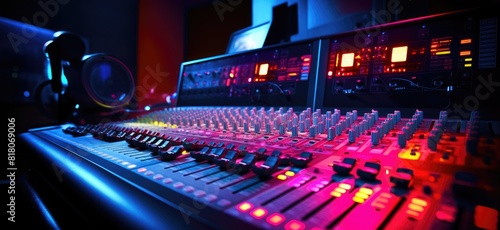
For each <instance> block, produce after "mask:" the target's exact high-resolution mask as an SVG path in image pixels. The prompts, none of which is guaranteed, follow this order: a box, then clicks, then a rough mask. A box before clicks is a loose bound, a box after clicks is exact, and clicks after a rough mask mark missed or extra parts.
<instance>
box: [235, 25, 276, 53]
mask: <svg viewBox="0 0 500 230" xmlns="http://www.w3.org/2000/svg"><path fill="white" fill-rule="evenodd" d="M270 25H271V23H270V22H266V23H263V24H260V25H257V26H252V27H248V28H245V29H242V30H238V31H236V32H234V33H233V34H231V38H230V39H229V43H228V46H227V51H226V53H228V54H230V53H236V52H241V51H246V50H252V49H259V48H262V47H263V46H264V41H265V40H266V37H267V33H268V31H269V27H270Z"/></svg>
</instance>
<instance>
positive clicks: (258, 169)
mask: <svg viewBox="0 0 500 230" xmlns="http://www.w3.org/2000/svg"><path fill="white" fill-rule="evenodd" d="M279 165H280V159H279V157H275V156H269V157H267V159H266V161H265V162H264V163H263V164H262V165H260V166H257V165H255V164H254V165H252V171H253V172H254V173H255V174H257V175H259V176H260V177H264V178H265V177H269V176H271V174H273V173H274V172H275V171H276V170H277V169H278V166H279Z"/></svg>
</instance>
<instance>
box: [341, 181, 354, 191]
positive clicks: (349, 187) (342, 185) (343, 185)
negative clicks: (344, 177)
mask: <svg viewBox="0 0 500 230" xmlns="http://www.w3.org/2000/svg"><path fill="white" fill-rule="evenodd" d="M351 187H352V186H351V185H350V184H344V183H342V184H339V188H343V189H345V190H349V189H351Z"/></svg>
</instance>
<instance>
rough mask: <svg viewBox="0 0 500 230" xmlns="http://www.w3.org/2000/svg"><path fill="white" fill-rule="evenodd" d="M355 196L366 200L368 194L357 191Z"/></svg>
mask: <svg viewBox="0 0 500 230" xmlns="http://www.w3.org/2000/svg"><path fill="white" fill-rule="evenodd" d="M355 196H356V197H359V198H362V199H365V200H366V199H368V194H366V193H362V192H357V193H356V195H355Z"/></svg>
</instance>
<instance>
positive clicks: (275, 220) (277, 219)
mask: <svg viewBox="0 0 500 230" xmlns="http://www.w3.org/2000/svg"><path fill="white" fill-rule="evenodd" d="M283 221H285V217H284V216H282V215H280V214H278V213H275V214H272V215H270V216H269V217H268V218H267V223H270V224H272V225H274V226H277V225H279V224H281V223H283Z"/></svg>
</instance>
